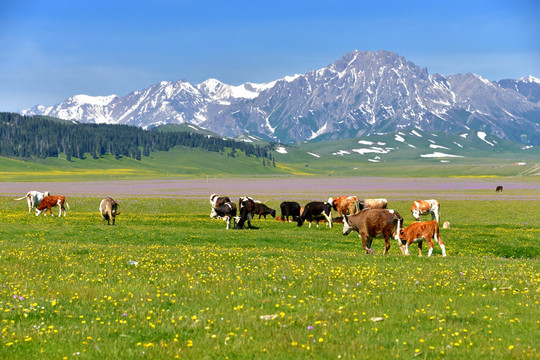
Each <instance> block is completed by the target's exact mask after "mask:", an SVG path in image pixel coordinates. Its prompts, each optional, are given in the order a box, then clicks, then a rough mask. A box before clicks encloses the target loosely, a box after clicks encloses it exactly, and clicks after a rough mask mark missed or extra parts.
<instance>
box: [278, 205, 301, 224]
mask: <svg viewBox="0 0 540 360" xmlns="http://www.w3.org/2000/svg"><path fill="white" fill-rule="evenodd" d="M279 207H280V209H281V221H285V219H287V221H289V216H290V217H292V219H293V220H296V218H299V217H300V204H299V203H297V202H295V201H284V202H282V203H281V205H279Z"/></svg>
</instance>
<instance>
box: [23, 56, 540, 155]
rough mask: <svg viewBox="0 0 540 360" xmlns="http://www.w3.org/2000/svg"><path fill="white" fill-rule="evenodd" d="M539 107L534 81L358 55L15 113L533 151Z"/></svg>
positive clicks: (277, 135)
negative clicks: (449, 141) (411, 134)
mask: <svg viewBox="0 0 540 360" xmlns="http://www.w3.org/2000/svg"><path fill="white" fill-rule="evenodd" d="M539 100H540V80H538V79H536V78H535V77H533V76H529V77H525V78H521V79H517V80H501V81H499V82H495V81H490V80H487V79H485V78H483V77H481V76H479V75H476V74H472V73H467V74H456V75H450V76H443V75H440V74H433V75H429V73H428V71H427V69H426V68H421V67H419V66H416V65H415V64H414V63H412V62H410V61H408V60H406V59H405V58H404V57H402V56H400V55H398V54H396V53H394V52H389V51H385V50H379V51H377V52H369V51H365V52H361V51H356V50H355V51H352V52H350V53H347V54H344V55H343V56H342V57H341V58H340V59H338V60H337V61H335V62H333V63H331V64H329V65H328V66H326V67H323V68H320V69H318V70H312V71H309V72H307V73H305V74H301V75H294V76H286V77H284V78H282V79H278V80H275V81H272V82H269V83H264V84H254V83H249V82H248V83H245V84H242V85H239V86H231V85H227V84H224V83H221V82H220V81H218V80H216V79H208V80H206V81H204V82H202V83H200V84H197V85H192V84H190V83H189V82H187V81H185V80H178V81H175V82H167V81H162V82H160V83H156V84H153V85H151V86H149V87H147V88H146V89H143V90H138V91H134V92H132V93H130V94H128V95H126V96H123V97H118V96H115V95H110V96H101V97H89V96H85V95H84V96H81V95H76V96H74V97H71V98H69V99H67V100H66V101H64V102H62V103H60V104H57V105H54V106H50V107H44V106H42V105H38V106H35V107H33V108H31V109H27V110H23V111H21V113H22V114H24V115H49V116H55V117H59V118H62V119H70V120H77V121H80V122H90V123H92V122H95V123H110V124H128V125H135V126H139V127H142V128H151V127H155V126H159V125H162V124H169V123H176V124H179V123H191V124H195V125H198V126H201V127H204V128H207V129H209V130H211V131H213V132H216V133H218V134H220V135H223V136H228V137H236V136H238V135H241V134H245V133H249V134H252V135H256V136H261V137H264V138H268V139H271V140H273V141H276V142H281V143H288V144H294V143H298V142H303V141H309V140H316V141H325V140H336V139H343V138H351V137H357V136H364V135H373V134H377V133H381V132H391V131H399V130H401V129H405V128H409V127H419V128H421V129H422V130H424V131H428V132H433V131H443V132H449V133H458V132H460V131H467V130H477V131H483V132H486V133H488V134H493V135H496V136H498V137H500V138H503V139H508V140H513V141H518V142H521V143H523V144H531V145H539V144H540V101H539Z"/></svg>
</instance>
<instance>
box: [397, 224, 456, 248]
mask: <svg viewBox="0 0 540 360" xmlns="http://www.w3.org/2000/svg"><path fill="white" fill-rule="evenodd" d="M399 238H400V239H401V241H402V242H403V244H404V245H405V255H409V245H411V244H412V243H417V244H418V256H422V243H423V241H424V240H426V242H427V243H428V246H429V252H428V256H431V254H432V253H433V239H435V240H436V241H437V243H438V244H439V246H440V247H441V250H442V256H446V249H445V247H444V243H443V240H442V237H441V235H440V233H439V223H438V222H437V221H436V220H432V221H421V222H415V223H412V224H411V225H409V226H407V227H406V228H405V229H402V230H401V231H400V233H399Z"/></svg>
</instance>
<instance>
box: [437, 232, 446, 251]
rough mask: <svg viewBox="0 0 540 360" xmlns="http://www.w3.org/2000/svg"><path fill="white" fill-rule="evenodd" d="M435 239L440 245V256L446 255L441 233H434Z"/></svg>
mask: <svg viewBox="0 0 540 360" xmlns="http://www.w3.org/2000/svg"><path fill="white" fill-rule="evenodd" d="M435 240H437V242H438V243H439V246H440V247H441V251H442V256H446V248H445V246H444V243H443V240H442V238H441V234H438V235H437V234H435Z"/></svg>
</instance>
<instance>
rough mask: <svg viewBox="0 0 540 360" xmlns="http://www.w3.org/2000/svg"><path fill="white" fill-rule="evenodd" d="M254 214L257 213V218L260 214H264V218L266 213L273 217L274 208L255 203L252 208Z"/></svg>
mask: <svg viewBox="0 0 540 360" xmlns="http://www.w3.org/2000/svg"><path fill="white" fill-rule="evenodd" d="M253 214H254V215H259V219H260V218H261V216H264V220H266V215H272V217H273V218H275V217H276V210H274V209H270V208H269V207H268V206H266V205H265V204H263V203H258V202H256V203H255V208H254V210H253Z"/></svg>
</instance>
